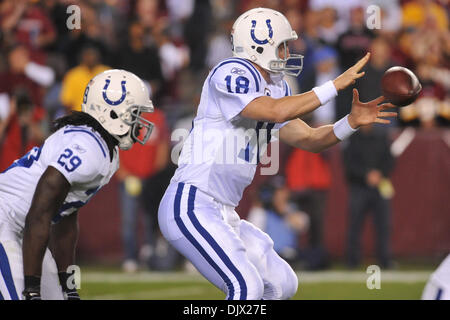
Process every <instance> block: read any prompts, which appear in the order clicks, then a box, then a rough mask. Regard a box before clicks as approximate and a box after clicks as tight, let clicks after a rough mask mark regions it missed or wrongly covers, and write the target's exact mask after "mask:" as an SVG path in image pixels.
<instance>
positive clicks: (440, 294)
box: [435, 288, 444, 300]
mask: <svg viewBox="0 0 450 320" xmlns="http://www.w3.org/2000/svg"><path fill="white" fill-rule="evenodd" d="M443 292H444V290H443V289H442V288H439V289H438V292H437V294H436V298H435V300H441V297H442V293H443Z"/></svg>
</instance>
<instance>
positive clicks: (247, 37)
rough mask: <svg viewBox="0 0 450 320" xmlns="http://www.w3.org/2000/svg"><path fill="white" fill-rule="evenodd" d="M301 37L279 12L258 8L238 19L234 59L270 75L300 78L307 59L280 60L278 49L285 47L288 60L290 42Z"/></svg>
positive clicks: (233, 36) (233, 40)
mask: <svg viewBox="0 0 450 320" xmlns="http://www.w3.org/2000/svg"><path fill="white" fill-rule="evenodd" d="M297 38H298V36H297V33H296V32H295V31H294V30H292V27H291V25H290V23H289V21H288V20H287V19H286V17H285V16H284V15H283V14H281V13H280V12H278V11H275V10H272V9H267V8H255V9H251V10H248V11H247V12H244V13H243V14H242V15H240V16H239V18H237V20H236V21H235V23H234V25H233V28H232V29H231V44H232V50H233V55H234V56H236V57H240V58H244V59H248V60H250V61H252V62H254V63H256V64H257V65H259V66H260V67H262V68H264V69H265V70H267V71H269V72H276V73H280V72H283V73H284V74H287V75H292V76H298V75H299V74H300V72H301V71H302V68H303V56H302V55H300V54H290V56H289V57H288V58H287V59H281V58H280V57H279V56H278V47H279V46H280V45H281V44H282V43H284V48H285V49H284V50H285V52H284V56H285V57H286V56H287V49H288V44H287V42H288V41H289V40H297Z"/></svg>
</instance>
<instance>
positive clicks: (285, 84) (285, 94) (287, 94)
mask: <svg viewBox="0 0 450 320" xmlns="http://www.w3.org/2000/svg"><path fill="white" fill-rule="evenodd" d="M283 81H284V86H285V87H286V90H285V92H284V96H285V97H287V96H289V85H288V84H287V82H286V80H283Z"/></svg>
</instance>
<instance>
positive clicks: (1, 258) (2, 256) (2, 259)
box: [0, 243, 19, 300]
mask: <svg viewBox="0 0 450 320" xmlns="http://www.w3.org/2000/svg"><path fill="white" fill-rule="evenodd" d="M0 271H1V272H2V275H3V280H4V281H5V283H6V288H7V289H8V292H9V295H10V297H11V300H19V296H18V295H17V291H16V287H15V285H14V280H13V277H12V275H11V269H10V267H9V261H8V255H7V254H6V251H5V248H3V245H2V244H1V243H0Z"/></svg>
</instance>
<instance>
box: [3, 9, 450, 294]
mask: <svg viewBox="0 0 450 320" xmlns="http://www.w3.org/2000/svg"><path fill="white" fill-rule="evenodd" d="M72 4H75V5H77V6H78V7H79V8H80V9H81V11H80V12H81V28H80V29H75V30H69V29H68V28H67V24H66V23H67V19H68V18H69V16H70V14H69V13H67V11H66V9H67V7H68V6H70V5H72ZM372 4H376V5H379V6H380V8H381V9H382V15H381V17H382V23H381V29H380V30H367V28H364V32H363V35H362V36H361V38H360V41H359V42H358V41H357V43H356V45H354V46H353V47H351V48H346V47H345V46H344V45H343V43H344V44H345V41H344V40H345V38H344V37H340V36H342V35H345V34H346V32H348V30H350V27H351V26H350V25H351V23H353V22H355V23H358V21H357V20H358V17H359V19H360V22H361V21H362V22H364V21H366V20H365V19H366V18H367V16H366V17H365V15H367V13H366V8H367V7H368V6H369V5H372ZM259 6H261V7H269V8H273V9H276V10H279V11H281V12H283V13H284V14H286V16H287V17H288V19H289V20H290V21H291V23H292V25H293V27H294V29H296V31H297V33H298V34H299V36H300V39H299V41H298V42H297V45H295V46H293V47H291V51H293V52H297V53H302V54H304V55H305V70H304V71H303V73H302V74H301V75H300V76H299V78H298V79H293V78H291V79H289V83H290V85H291V87H292V89H293V91H294V93H296V92H301V91H302V90H304V89H305V88H306V87H307V85H308V84H307V83H306V82H305V81H303V79H305V78H306V77H307V75H308V72H309V71H311V68H312V66H313V65H314V63H315V60H314V59H315V55H314V52H315V51H319V49H321V48H324V47H326V48H328V49H331V50H330V51H327V52H328V53H330V54H331V55H333V57H335V61H336V68H337V70H341V71H343V70H345V68H346V67H348V65H351V64H353V63H354V62H355V61H356V60H357V59H358V58H359V57H360V56H362V54H363V53H364V52H365V51H367V50H369V49H370V48H371V45H372V44H373V43H375V42H376V43H380V42H381V43H384V44H385V46H384V47H383V46H381V47H382V49H378V51H377V52H378V53H379V54H380V55H383V54H385V55H386V58H385V59H386V60H387V61H388V62H386V65H403V66H405V67H408V68H410V69H411V70H413V71H414V72H415V73H416V74H417V75H418V76H419V78H420V80H421V82H422V84H423V87H424V89H423V91H422V94H421V96H420V97H419V99H418V100H417V102H416V103H414V104H413V105H411V106H409V107H407V108H404V109H402V110H401V113H400V115H399V119H398V120H397V121H395V122H394V123H393V124H392V125H391V126H389V128H388V130H389V136H390V138H391V141H396V140H397V138H399V137H403V139H400V140H401V141H400V140H399V144H401V143H400V142H402V141H404V140H405V136H407V135H409V134H411V133H412V134H413V138H412V139H411V141H410V143H409V144H406V145H404V150H403V152H400V153H398V154H397V156H396V159H395V166H394V170H393V173H392V175H391V178H392V183H393V186H394V189H395V195H394V197H393V200H392V212H391V225H392V231H391V237H390V244H391V249H392V255H393V259H394V260H395V261H397V262H398V268H400V269H402V268H404V267H405V268H413V269H414V267H415V266H418V268H421V267H422V266H426V268H427V270H431V269H433V268H435V267H436V266H437V264H438V263H439V262H440V261H441V260H442V259H443V257H444V256H445V255H446V254H448V253H449V252H450V232H449V230H450V210H449V205H448V199H447V197H448V194H449V191H450V185H449V181H450V160H449V159H450V157H449V146H450V132H449V129H448V123H449V122H448V121H449V119H450V91H449V88H450V70H449V61H450V59H449V56H450V33H449V23H448V20H449V4H448V1H445V0H442V1H427V0H405V1H383V0H374V1H369V0H367V1H365V0H351V1H345V3H339V4H337V2H336V3H334V1H327V0H309V1H308V0H304V1H302V0H261V1H253V0H243V1H236V0H209V1H208V0H196V1H195V0H187V1H185V0H183V1H179V0H166V1H164V0H159V1H158V0H134V1H133V0H131V1H126V0H107V1H99V0H78V1H69V0H41V1H38V0H35V1H28V0H3V1H2V2H1V3H0V27H1V31H0V95H1V96H0V97H5V94H6V96H7V97H8V98H9V100H8V101H9V102H8V103H5V102H4V101H5V100H4V99H3V100H2V99H0V101H3V102H2V103H0V106H1V107H0V170H3V169H5V168H6V167H7V166H8V165H9V164H10V163H11V162H12V161H13V160H14V159H17V158H19V157H21V156H22V155H23V154H24V153H25V152H26V151H27V150H28V149H29V147H31V146H32V145H39V144H41V143H42V142H43V140H44V139H45V137H46V136H48V135H49V134H50V127H51V120H52V119H54V118H56V117H58V116H61V115H63V114H67V113H68V112H69V111H70V110H79V108H80V102H81V98H80V97H82V94H83V91H84V87H85V85H86V83H87V81H88V79H90V78H91V77H92V76H94V75H95V74H96V73H98V72H101V71H103V70H105V69H108V68H123V69H127V70H130V71H132V72H135V73H136V74H137V75H139V76H140V77H141V78H143V79H144V80H146V81H147V83H148V84H149V86H150V87H151V91H152V100H153V102H154V104H155V106H156V108H157V109H159V110H160V115H159V117H160V118H159V119H160V120H158V121H161V128H163V131H164V132H162V133H161V132H160V134H161V135H160V134H158V137H159V138H160V142H161V144H164V145H166V153H169V152H170V147H171V146H173V144H174V143H173V142H170V133H171V132H172V131H173V130H174V129H176V128H187V129H189V128H190V123H191V120H192V117H193V115H194V114H195V109H196V105H197V102H198V100H199V95H200V91H201V86H202V84H203V81H204V79H205V77H206V76H207V74H208V71H209V70H210V69H211V68H212V67H213V66H214V65H215V64H216V63H217V62H219V61H220V60H221V59H223V58H226V57H229V56H230V55H231V52H230V43H229V31H230V29H231V25H232V23H233V21H234V19H235V18H236V17H237V16H238V15H239V14H240V13H242V12H244V11H245V10H247V9H250V8H253V7H259ZM377 41H378V42H377ZM136 48H138V49H136ZM130 57H132V58H130ZM374 58H376V57H374V56H372V59H374ZM80 61H81V62H80ZM30 62H33V63H35V65H37V66H39V67H41V68H43V69H38V70H40V71H38V74H40V76H36V75H34V76H33V75H31V76H30V75H29V74H28V73H27V71H26V66H27V65H28V64H29V63H30ZM86 66H89V67H88V68H87V69H86ZM86 70H88V71H86ZM302 77H303V78H302ZM366 77H367V76H366ZM374 79H375V78H374ZM373 81H374V82H373V83H368V84H366V86H369V88H370V90H371V91H372V94H376V93H379V92H380V88H379V86H377V83H376V82H375V80H373ZM358 85H360V84H357V86H358ZM361 86H362V84H361ZM358 88H359V90H360V91H361V92H363V91H364V88H362V87H358ZM342 96H343V98H342V99H341V100H337V101H336V104H335V108H334V113H333V115H332V116H333V118H334V119H333V121H334V120H336V119H339V118H340V117H341V116H342V115H343V114H346V113H348V112H349V108H350V103H349V101H348V92H347V94H346V93H345V92H344V93H342ZM369 96H370V94H369V95H366V96H365V97H364V95H363V94H362V95H361V98H362V100H368V97H369ZM345 99H347V100H345ZM12 101H15V103H13V102H12ZM309 120H311V119H309ZM330 122H332V121H330ZM405 132H406V133H405ZM406 140H408V139H406ZM159 147H162V148H163V149H164V146H161V145H159V146H158V148H159ZM341 148H342V146H340V145H338V146H335V147H333V148H332V149H331V150H330V151H329V152H328V153H327V159H328V163H329V168H330V172H331V179H330V181H331V183H330V186H329V193H328V201H327V206H326V214H325V219H324V239H325V246H326V249H327V251H328V252H329V254H330V255H331V258H332V261H333V266H336V265H337V266H338V267H337V268H339V265H340V264H341V263H342V262H343V259H344V256H345V241H346V236H347V218H348V202H347V197H348V190H347V184H346V181H345V173H344V169H343V163H342V152H341V151H342V150H341ZM400 149H401V148H400ZM290 152H291V150H290V149H289V148H287V147H286V146H281V155H282V157H281V159H282V163H281V167H280V168H281V169H280V174H281V175H284V174H286V170H285V162H284V161H283V159H286V158H287V157H288V156H289V154H290ZM133 161H134V162H135V163H136V165H137V166H145V163H144V162H145V158H142V157H141V158H138V159H136V158H134V159H133ZM153 161H154V159H153ZM156 167H157V168H156ZM173 167H174V165H173V164H172V163H171V161H170V157H169V156H167V158H166V159H165V160H163V161H162V163H161V164H159V165H158V166H156V165H155V166H154V167H152V168H151V169H149V171H155V172H156V171H158V170H161V171H164V172H171V170H173ZM153 173H154V172H152V174H153ZM147 174H148V173H147ZM266 179H267V177H263V176H257V177H256V179H255V181H254V183H253V184H252V185H251V186H250V187H249V188H248V189H247V190H246V193H245V196H244V199H243V200H242V201H241V204H240V206H239V207H238V212H239V214H240V215H241V216H242V217H246V216H247V215H248V213H249V210H250V207H251V205H252V200H253V199H254V197H255V195H256V193H257V192H256V190H257V188H258V186H259V185H260V184H261V183H263V182H264V181H265V180H266ZM158 181H159V180H158V179H156V180H153V184H155V185H154V188H156V189H157V188H158V187H159V186H158ZM161 185H162V186H161V187H160V189H161V188H164V187H163V185H164V184H163V183H161ZM154 215H156V212H154ZM79 219H80V237H79V242H78V253H77V254H78V259H79V261H80V263H82V265H86V266H87V267H86V268H87V270H91V269H89V268H93V270H94V271H99V270H104V271H105V272H106V273H108V272H110V271H111V270H119V269H118V268H119V267H120V264H121V263H122V259H123V243H122V239H121V227H122V220H121V206H120V178H114V179H113V180H112V181H111V183H110V184H109V185H107V186H106V187H104V189H102V190H101V191H100V192H98V194H97V195H96V196H95V197H94V198H93V200H92V201H91V202H90V203H89V204H87V205H86V206H85V207H84V208H83V209H82V210H81V212H80V216H79ZM140 219H142V217H140ZM140 222H142V221H140ZM137 233H138V235H139V240H140V241H141V242H142V241H143V240H142V238H143V237H144V233H145V232H144V226H143V225H142V224H139V229H138V231H137ZM363 233H364V235H363V237H362V247H363V258H364V260H363V261H364V266H367V265H368V264H371V263H375V262H376V261H375V260H374V241H373V236H374V232H373V227H372V224H371V221H370V219H368V221H366V223H365V226H364V232H363ZM304 237H305V235H302V236H301V237H300V242H301V243H304ZM419 266H420V267H419ZM98 268H105V269H98ZM110 268H111V269H110ZM82 269H83V268H82ZM177 270H178V269H177ZM361 270H363V268H361ZM101 272H102V271H100V273H101ZM98 274H99V273H94V275H98ZM91 278H92V275H91ZM105 281H106V282H107V280H105ZM421 281H423V279H422V280H421ZM416 289H417V288H416ZM105 290H106V289H105ZM132 290H133V289H130V292H131V291H132ZM94 291H95V290H94ZM407 291H408V289H406V290H404V292H407ZM105 292H107V290H106V291H105ZM130 294H131V293H130ZM104 297H106V298H107V297H108V296H107V295H106V296H104ZM114 297H115V296H114V295H113V296H111V298H114ZM125 297H126V296H125ZM136 297H137V298H145V295H144V296H136ZM313 297H314V296H313ZM414 297H415V298H417V294H416V295H415V296H414ZM116 298H117V296H116ZM153 298H157V297H153ZM394 298H395V296H394Z"/></svg>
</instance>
